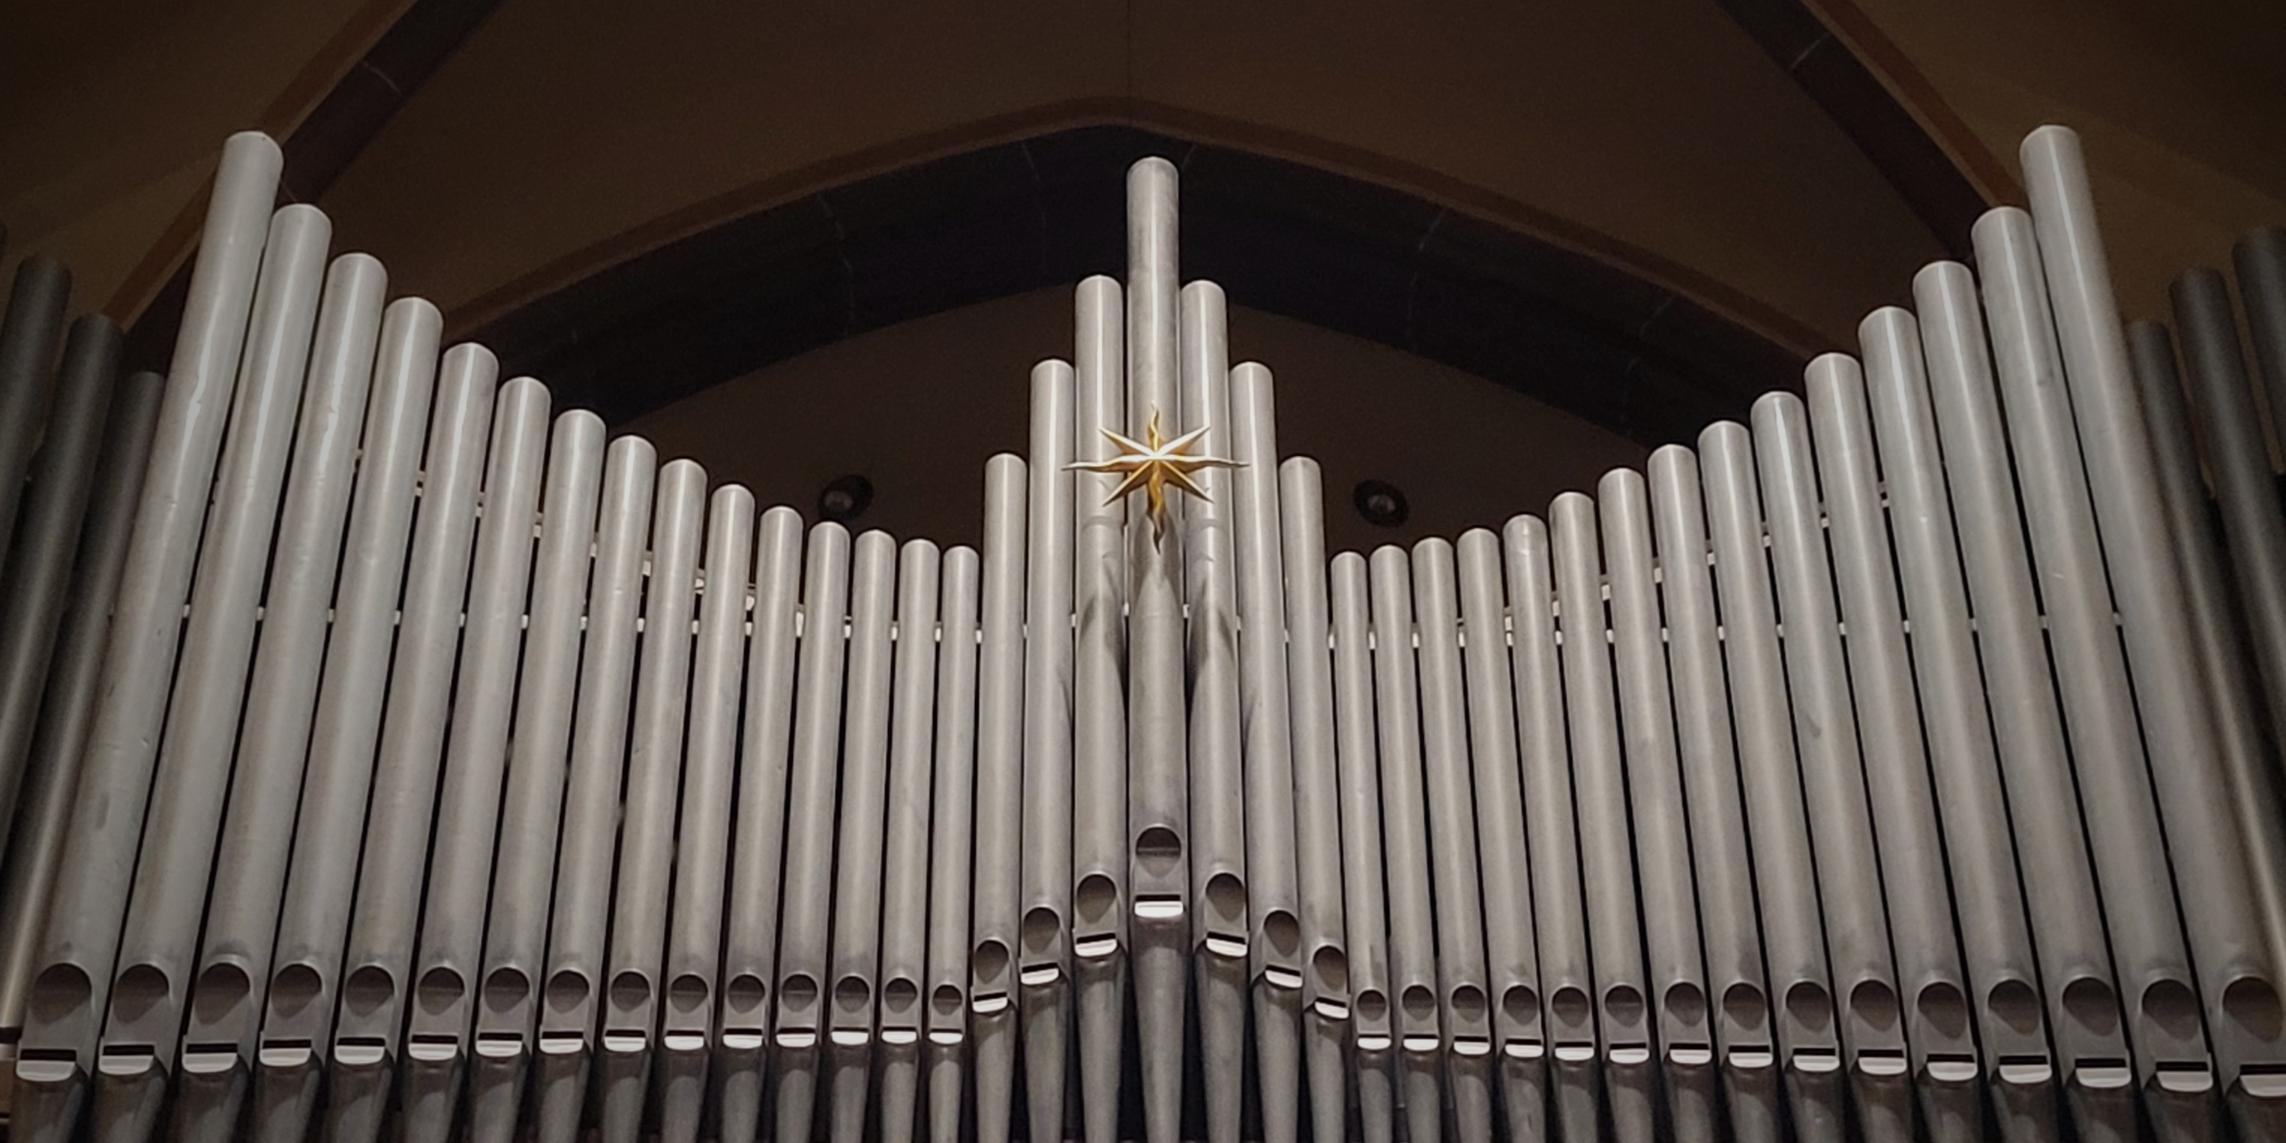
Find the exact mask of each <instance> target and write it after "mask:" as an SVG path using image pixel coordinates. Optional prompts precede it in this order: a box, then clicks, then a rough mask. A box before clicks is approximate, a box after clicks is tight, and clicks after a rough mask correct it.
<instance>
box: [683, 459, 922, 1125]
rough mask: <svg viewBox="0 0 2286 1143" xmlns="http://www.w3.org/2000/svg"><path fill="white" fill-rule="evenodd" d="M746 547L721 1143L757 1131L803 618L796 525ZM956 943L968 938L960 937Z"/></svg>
mask: <svg viewBox="0 0 2286 1143" xmlns="http://www.w3.org/2000/svg"><path fill="white" fill-rule="evenodd" d="M756 531H757V532H758V534H759V535H758V538H757V539H756V541H755V546H754V615H753V627H754V633H753V636H752V638H751V641H750V642H749V643H748V645H747V652H746V655H747V658H746V721H745V725H744V727H743V728H742V729H741V731H740V738H739V745H738V810H737V813H736V814H735V815H734V816H733V818H732V822H731V830H732V834H733V837H732V840H731V847H730V852H731V863H732V864H731V867H730V917H729V925H728V927H727V928H726V929H725V930H724V934H723V950H722V980H723V986H722V1014H721V1023H720V1025H719V1031H718V1033H717V1034H718V1036H719V1040H720V1049H721V1060H720V1064H721V1066H720V1069H719V1070H720V1072H721V1080H720V1082H719V1083H718V1084H717V1085H716V1090H717V1091H718V1092H719V1093H720V1095H719V1102H718V1103H717V1104H716V1108H715V1111H716V1115H717V1116H718V1123H717V1130H718V1132H719V1134H720V1137H721V1139H722V1140H723V1143H754V1139H755V1137H756V1136H757V1135H758V1134H759V1132H760V1129H761V1118H762V1066H763V1053H764V1052H765V1050H766V1049H767V1046H768V1040H767V1038H768V1035H769V1025H770V1002H771V1001H772V1000H773V999H775V997H774V996H773V994H772V992H771V989H773V988H775V987H776V986H777V980H778V970H777V964H778V961H777V954H778V891H779V887H780V884H781V882H782V880H783V879H782V877H781V873H782V871H783V870H784V868H785V864H784V862H785V838H786V794H787V789H786V782H787V768H788V763H789V761H790V759H791V755H792V743H793V731H794V717H793V710H794V672H795V651H794V634H795V628H796V626H797V624H798V622H799V620H800V617H801V612H800V608H801V578H802V518H801V515H800V514H799V513H797V512H795V511H794V510H793V509H791V508H787V507H784V506H783V505H781V506H779V507H775V508H772V509H770V510H769V511H767V512H764V513H762V523H761V526H760V527H759V528H758V529H756ZM960 936H961V939H962V940H963V941H966V940H967V937H968V934H967V933H966V932H963V933H961V934H960Z"/></svg>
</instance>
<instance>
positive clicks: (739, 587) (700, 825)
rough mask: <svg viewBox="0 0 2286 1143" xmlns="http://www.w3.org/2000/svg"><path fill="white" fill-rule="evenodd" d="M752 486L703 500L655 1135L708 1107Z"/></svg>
mask: <svg viewBox="0 0 2286 1143" xmlns="http://www.w3.org/2000/svg"><path fill="white" fill-rule="evenodd" d="M754 530H755V529H754V494H753V493H751V492H748V491H747V490H746V489H745V488H743V487H741V486H739V485H736V484H725V485H723V486H722V487H720V488H717V489H715V490H714V493H713V495H712V496H710V497H709V498H708V501H707V521H706V548H705V551H706V558H705V562H704V563H703V564H701V565H700V579H701V584H702V590H701V595H700V598H699V614H698V634H697V639H698V643H697V649H696V657H695V662H694V663H693V665H692V668H691V685H690V695H691V702H690V730H689V738H688V745H687V748H686V749H687V754H686V756H685V757H684V759H683V785H682V811H681V813H680V814H678V815H677V817H676V822H677V826H676V830H675V889H674V898H673V901H672V902H671V905H670V907H669V910H668V929H667V956H666V960H665V962H664V963H663V965H662V966H661V969H660V976H659V981H660V984H661V986H662V987H661V992H660V994H659V1000H660V1002H661V1004H662V1006H663V1007H662V1011H661V1013H660V1021H659V1050H660V1057H659V1065H660V1077H659V1084H658V1086H659V1136H660V1139H661V1140H662V1143H696V1141H697V1139H698V1137H699V1128H700V1122H701V1120H703V1119H704V1118H705V1117H706V1090H707V1070H708V1069H707V1059H708V1055H709V1053H710V1052H711V1051H712V1050H713V1048H714V1037H713V1035H712V1032H713V1030H714V1015H715V1001H716V998H717V996H718V995H719V991H720V987H721V982H720V977H719V973H720V969H721V953H722V934H723V927H722V924H723V882H722V878H721V876H720V874H719V872H718V871H720V870H725V869H728V868H730V861H731V849H730V831H731V798H732V791H733V790H734V789H735V788H736V780H737V777H738V700H739V695H740V693H741V691H742V690H743V689H744V688H743V685H742V684H743V683H744V681H745V680H744V667H745V663H744V662H743V660H742V656H743V653H744V652H745V650H746V606H747V590H748V585H749V583H750V582H751V575H750V573H751V570H752V561H753V557H754Z"/></svg>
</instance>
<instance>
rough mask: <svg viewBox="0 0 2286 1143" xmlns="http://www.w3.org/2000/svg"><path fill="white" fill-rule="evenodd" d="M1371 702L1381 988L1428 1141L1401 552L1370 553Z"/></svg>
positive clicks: (1411, 1121) (1426, 1020) (1419, 814)
mask: <svg viewBox="0 0 2286 1143" xmlns="http://www.w3.org/2000/svg"><path fill="white" fill-rule="evenodd" d="M1371 571H1372V586H1373V684H1374V686H1373V696H1374V714H1375V721H1376V725H1377V726H1378V728H1379V731H1380V735H1379V738H1380V771H1381V775H1380V776H1381V831H1382V837H1383V843H1384V845H1385V846H1386V847H1387V849H1386V851H1385V856H1386V858H1387V860H1388V874H1387V876H1388V881H1387V893H1388V900H1389V982H1390V987H1392V988H1393V989H1395V991H1396V993H1397V1020H1396V1032H1397V1047H1398V1066H1399V1069H1400V1070H1401V1071H1402V1072H1403V1075H1404V1086H1403V1090H1402V1093H1401V1094H1402V1097H1403V1099H1404V1102H1405V1125H1406V1128H1407V1135H1408V1138H1410V1139H1415V1140H1434V1139H1437V1138H1438V1137H1439V1135H1440V1131H1441V1126H1442V1122H1443V1118H1444V1097H1443V1094H1442V1091H1441V1088H1440V1085H1439V1083H1438V1078H1439V1076H1440V1075H1441V1074H1442V1073H1443V1071H1444V1068H1443V1062H1444V1055H1445V1052H1444V1037H1443V1034H1442V1032H1443V1029H1442V1028H1440V1027H1439V1021H1438V1018H1437V1017H1438V1011H1437V1008H1438V1005H1437V947H1436V927H1435V926H1436V918H1435V912H1434V910H1433V908H1432V898H1431V889H1430V885H1429V820H1428V806H1427V804H1426V802H1427V798H1426V795H1425V794H1424V793H1423V791H1422V788H1421V787H1422V782H1421V724H1420V713H1419V712H1420V709H1421V703H1420V686H1419V683H1418V681H1417V679H1418V674H1417V671H1416V664H1415V662H1414V637H1415V629H1414V623H1413V582H1412V580H1413V576H1412V568H1411V565H1410V562H1409V561H1408V560H1407V559H1406V557H1405V550H1404V549H1403V548H1399V547H1395V546H1387V547H1382V548H1379V549H1376V550H1375V551H1374V553H1373V559H1372V563H1371Z"/></svg>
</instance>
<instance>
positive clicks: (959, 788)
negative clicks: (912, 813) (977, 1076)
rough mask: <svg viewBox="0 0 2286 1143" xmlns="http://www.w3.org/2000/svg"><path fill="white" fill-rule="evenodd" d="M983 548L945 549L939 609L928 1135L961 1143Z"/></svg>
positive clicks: (935, 1142) (933, 1141) (942, 1142)
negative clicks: (979, 582) (979, 559)
mask: <svg viewBox="0 0 2286 1143" xmlns="http://www.w3.org/2000/svg"><path fill="white" fill-rule="evenodd" d="M977 577H978V566H977V555H976V549H974V548H967V547H954V548H950V549H947V550H946V552H945V556H944V576H943V578H944V597H943V602H942V603H941V604H939V606H938V608H937V614H938V620H939V632H940V633H939V635H938V638H937V715H936V719H937V723H936V738H935V748H934V753H935V767H936V793H935V799H934V802H933V805H932V809H931V811H930V817H931V819H932V820H933V821H934V823H935V829H934V830H933V831H932V832H931V834H930V837H929V849H930V855H929V941H928V956H929V961H928V990H929V991H928V1046H927V1048H926V1049H925V1052H926V1054H925V1055H924V1057H923V1058H924V1059H925V1061H926V1063H927V1067H928V1073H929V1132H928V1140H929V1143H957V1141H958V1140H959V1138H960V1125H961V1097H962V1095H963V1094H964V1091H965V1084H964V1083H963V1080H964V1078H965V1077H964V1076H963V1075H962V1068H961V1062H962V1057H963V1056H964V1055H965V1054H966V1051H967V1039H968V1012H969V1002H968V980H969V966H968V953H969V943H968V940H969V923H970V922H969V917H970V908H969V884H970V876H969V858H970V855H971V854H972V853H973V852H974V844H973V843H974V840H975V833H974V830H973V828H972V827H973V824H974V821H975V817H974V813H973V809H974V806H975V805H976V746H977V701H976V700H977V685H976V683H977V663H976V658H977V649H976V643H977Z"/></svg>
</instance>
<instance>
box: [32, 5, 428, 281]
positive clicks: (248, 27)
mask: <svg viewBox="0 0 2286 1143" xmlns="http://www.w3.org/2000/svg"><path fill="white" fill-rule="evenodd" d="M405 2H406V0H294V2H293V3H290V4H280V3H276V2H275V0H202V2H201V3H197V4H169V3H160V2H157V0H75V2H70V3H51V4H38V3H22V4H15V5H11V6H9V7H8V8H7V11H6V14H5V16H0V156H4V158H0V224H5V225H6V226H7V228H8V230H9V240H8V248H9V250H8V252H9V255H10V256H11V257H15V256H18V255H20V254H21V253H23V252H25V251H29V250H35V249H37V250H44V251H47V252H49V253H53V254H55V255H57V256H59V257H62V258H63V259H65V261H66V262H67V263H69V264H70V266H71V267H72V269H73V271H74V272H75V274H76V276H77V279H78V287H79V288H78V290H77V291H76V293H75V295H74V296H75V298H76V299H78V301H76V302H75V304H74V308H75V309H79V308H98V307H102V306H105V305H109V304H110V303H111V302H112V295H113V291H114V290H115V289H116V288H117V287H118V286H119V284H120V283H121V282H122V281H123V280H125V279H126V278H127V277H128V275H129V273H130V271H132V270H133V269H134V267H135V266H136V264H137V263H138V262H140V261H141V260H142V259H143V257H144V256H145V255H146V254H148V253H149V252H150V251H151V249H152V247H153V245H154V244H155V243H157V242H158V241H159V238H160V235H161V233H162V232H164V231H165V230H166V228H167V227H168V226H169V224H171V223H173V222H174V221H175V219H176V216H177V215H179V214H180V213H182V211H183V210H184V208H185V207H186V206H188V205H190V204H191V203H192V202H193V201H194V200H196V199H197V198H198V197H199V196H200V195H201V194H203V192H204V188H205V185H206V181H207V180H208V178H210V177H211V176H212V174H213V171H214V158H215V156H216V155H217V154H219V153H220V152H221V149H222V141H223V139H224V138H225V137H227V136H228V135H230V134H231V133H232V132H234V131H238V130H242V129H245V128H249V127H259V128H263V129H266V130H270V131H273V132H283V131H285V130H288V129H290V128H291V127H292V126H293V125H294V124H295V122H297V121H298V119H299V117H300V115H301V114H303V113H304V112H306V111H307V109H308V107H309V106H310V105H314V104H315V103H316V102H317V100H318V99H319V98H321V97H323V95H324V94H325V92H326V90H328V89H329V88H331V86H332V85H333V83H334V82H335V81H336V80H337V79H338V78H339V76H340V72H341V71H342V70H343V69H344V68H345V67H346V65H347V63H348V62H349V61H351V60H354V59H355V58H356V56H357V53H358V52H360V51H362V50H363V47H364V45H365V43H366V42H367V41H368V40H370V39H371V38H372V36H373V35H375V34H377V32H378V30H379V29H380V28H382V27H385V26H386V25H387V24H388V22H389V21H391V20H393V19H395V17H396V13H397V12H398V11H399V10H401V9H402V8H403V7H404V4H405ZM115 316H120V317H125V316H128V315H127V314H126V313H124V312H116V313H115Z"/></svg>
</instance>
